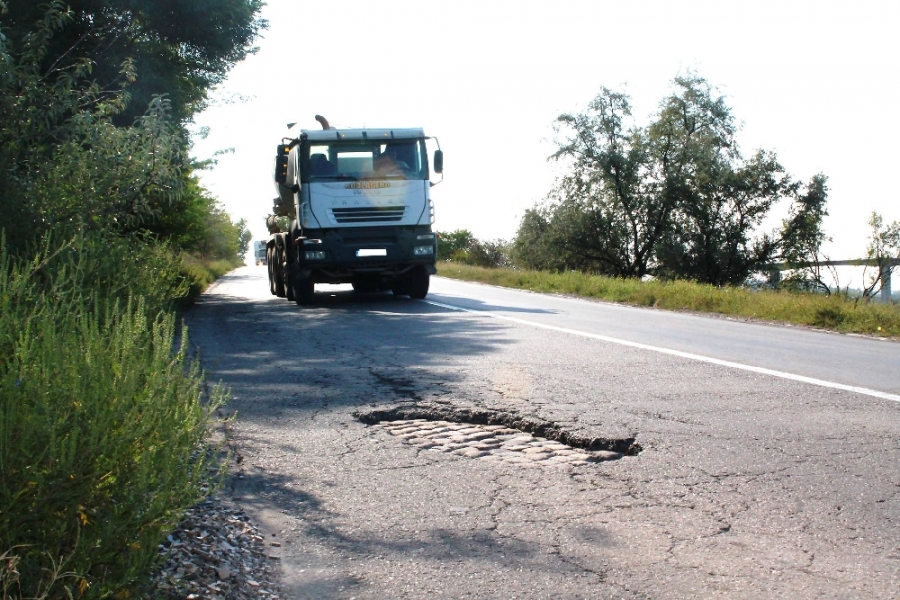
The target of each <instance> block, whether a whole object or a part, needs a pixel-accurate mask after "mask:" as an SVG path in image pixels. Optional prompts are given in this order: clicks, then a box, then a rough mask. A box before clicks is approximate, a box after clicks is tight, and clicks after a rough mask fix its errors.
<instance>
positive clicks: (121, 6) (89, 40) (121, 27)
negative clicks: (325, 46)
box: [2, 0, 266, 126]
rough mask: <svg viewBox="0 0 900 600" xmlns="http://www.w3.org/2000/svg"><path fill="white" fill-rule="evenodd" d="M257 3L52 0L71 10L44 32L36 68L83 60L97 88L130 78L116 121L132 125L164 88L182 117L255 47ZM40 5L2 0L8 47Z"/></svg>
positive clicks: (41, 13) (30, 24) (36, 17)
mask: <svg viewBox="0 0 900 600" xmlns="http://www.w3.org/2000/svg"><path fill="white" fill-rule="evenodd" d="M262 5H263V3H262V1H261V0H203V1H197V0H67V2H66V3H62V2H59V1H58V0H53V1H52V2H51V3H50V6H51V9H52V10H54V11H57V12H68V13H69V14H71V17H72V18H71V21H70V22H69V24H68V26H67V27H66V28H65V29H64V30H61V31H59V32H58V34H57V35H55V36H53V38H52V39H51V40H49V44H48V45H47V48H46V54H45V55H44V56H43V60H42V61H41V62H40V72H41V73H42V74H44V75H49V74H53V73H58V72H67V71H69V70H71V69H72V68H79V67H80V66H82V65H84V64H85V61H86V63H87V64H89V65H90V77H91V81H92V82H95V83H96V84H97V86H98V89H100V90H104V91H105V92H108V93H109V94H111V95H113V96H115V95H117V94H118V93H119V91H121V90H122V89H123V88H124V86H125V85H126V84H130V85H128V93H129V96H130V97H131V100H132V101H131V103H130V106H129V108H127V109H126V110H124V111H122V112H121V113H119V114H118V115H117V116H116V124H117V125H126V126H127V125H130V124H131V123H132V122H133V121H134V119H136V118H138V117H140V115H141V114H143V112H144V109H145V108H146V107H147V106H148V104H149V103H150V101H151V100H152V98H153V97H154V96H159V95H163V94H165V95H167V97H168V98H169V99H170V100H171V103H172V106H173V109H174V117H175V120H176V121H177V122H179V123H181V122H183V121H184V120H185V119H187V118H188V117H189V116H190V115H191V114H193V113H194V112H196V111H197V110H199V109H200V108H201V107H202V106H203V103H204V101H205V99H206V95H207V93H208V91H209V90H210V89H211V88H212V86H214V85H215V84H217V83H219V82H221V81H222V79H223V78H224V76H225V74H226V73H227V72H228V70H229V69H230V68H231V67H232V66H233V65H234V64H235V63H237V62H239V61H240V60H242V59H243V58H244V57H245V56H246V55H247V54H248V53H250V52H253V51H254V48H253V45H252V44H253V41H254V40H255V39H256V37H257V36H258V34H259V32H260V30H261V29H262V28H264V27H266V23H265V21H263V20H262V19H260V17H259V11H260V9H261V8H262ZM66 7H67V9H66ZM46 9H47V5H46V4H44V3H41V2H26V1H23V0H17V1H14V2H9V3H8V6H7V7H6V10H5V13H4V14H3V15H2V18H3V28H4V30H5V32H6V36H7V38H8V41H9V44H10V45H11V46H12V47H19V46H20V45H22V44H24V43H26V42H25V40H27V38H28V37H29V36H30V35H31V33H32V32H33V30H34V24H35V23H36V22H39V21H43V20H45V19H46V17H47V12H46ZM123 65H128V68H127V69H125V70H123Z"/></svg>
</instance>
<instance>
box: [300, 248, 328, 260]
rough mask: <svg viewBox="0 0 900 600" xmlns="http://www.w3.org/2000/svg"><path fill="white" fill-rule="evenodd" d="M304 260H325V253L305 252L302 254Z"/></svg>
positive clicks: (317, 251) (318, 251)
mask: <svg viewBox="0 0 900 600" xmlns="http://www.w3.org/2000/svg"><path fill="white" fill-rule="evenodd" d="M303 255H304V256H305V257H306V260H325V252H324V251H323V250H307V251H306V252H304V253H303Z"/></svg>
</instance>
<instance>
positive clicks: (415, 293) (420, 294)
mask: <svg viewBox="0 0 900 600" xmlns="http://www.w3.org/2000/svg"><path fill="white" fill-rule="evenodd" d="M430 279H431V276H430V275H429V274H428V271H426V270H425V269H423V268H417V269H415V270H414V271H413V272H412V273H410V274H409V280H408V281H407V283H406V289H407V290H408V293H409V297H410V298H412V299H413V300H422V299H423V298H425V296H427V295H428V284H429V282H430Z"/></svg>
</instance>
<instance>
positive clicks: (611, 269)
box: [514, 75, 796, 285]
mask: <svg viewBox="0 0 900 600" xmlns="http://www.w3.org/2000/svg"><path fill="white" fill-rule="evenodd" d="M556 124H557V127H558V130H559V131H565V132H566V137H565V138H564V139H562V140H561V141H559V142H558V146H559V148H558V150H557V151H556V153H555V154H554V155H553V156H552V157H551V158H552V159H555V160H560V161H563V164H565V165H566V166H567V167H568V173H567V174H566V175H565V176H563V177H562V178H561V179H560V180H559V182H558V183H557V185H556V187H555V188H554V189H553V190H552V192H551V193H550V194H549V195H548V202H547V204H546V205H545V206H544V207H536V208H535V209H534V210H533V211H532V212H529V213H526V215H525V218H524V219H523V223H522V226H520V229H519V234H518V236H517V239H516V242H515V243H514V248H515V250H516V252H515V254H516V257H517V261H518V262H519V263H520V264H521V263H523V262H527V260H528V259H527V258H525V257H524V253H525V251H526V249H527V248H532V249H539V250H540V251H541V254H542V255H543V257H542V258H540V259H538V260H535V261H533V262H535V263H539V264H555V265H557V266H558V265H559V264H560V263H562V264H564V265H565V268H574V269H579V270H588V271H595V272H600V273H604V274H607V275H611V276H616V277H641V276H643V275H645V274H647V273H650V272H653V273H655V274H657V275H661V276H664V277H672V278H674V277H683V278H690V279H695V280H698V281H701V282H705V283H711V284H716V285H722V284H726V283H740V282H742V281H744V280H745V279H746V278H747V276H748V275H749V274H750V273H751V272H752V271H753V270H755V269H758V268H760V267H761V266H763V265H764V264H765V263H766V262H768V261H770V260H771V259H772V258H773V257H774V256H775V255H776V254H777V251H778V249H779V242H780V240H779V239H778V238H777V237H776V236H771V235H765V234H762V235H760V234H758V233H757V232H756V230H757V228H758V227H759V225H760V224H761V223H762V221H763V219H764V218H765V216H766V215H767V214H768V212H769V210H770V209H771V207H772V206H773V204H774V203H775V202H777V201H778V200H780V199H781V198H782V197H784V196H785V195H786V194H790V193H792V192H793V191H795V190H796V185H795V184H793V183H791V181H790V178H789V177H788V176H787V175H786V174H785V173H784V170H783V169H782V167H781V165H780V164H779V163H778V161H777V159H776V157H775V155H774V154H772V153H770V152H765V151H762V150H760V151H758V152H756V153H754V155H753V156H751V157H750V158H749V159H744V158H743V156H742V155H741V153H740V151H739V149H738V147H737V144H736V142H735V139H734V136H735V133H736V131H737V127H736V125H735V123H734V118H733V116H732V115H731V110H730V109H729V108H728V106H727V105H726V103H725V100H724V98H723V97H721V96H718V95H717V94H716V93H715V90H714V88H713V87H712V86H711V85H710V84H709V83H708V82H707V81H706V80H705V79H703V78H701V77H699V76H696V75H689V76H686V77H676V78H675V80H674V90H673V93H672V94H670V95H669V96H668V97H667V98H665V99H664V100H663V101H662V102H661V104H660V108H659V112H658V113H657V114H656V115H655V117H654V118H653V120H652V122H651V123H650V124H649V125H648V126H646V127H638V126H636V125H635V124H634V123H633V122H632V119H631V108H630V102H629V99H628V97H627V96H626V95H624V94H622V93H619V92H614V91H611V90H609V89H607V88H603V89H602V91H601V92H600V94H599V95H598V96H597V97H596V98H595V99H594V100H593V101H592V102H591V103H590V105H589V106H588V108H587V110H586V111H584V112H583V113H578V114H564V115H561V116H560V117H559V118H558V119H557V122H556ZM538 236H541V237H543V238H544V239H543V240H542V241H540V242H539V241H538ZM554 254H555V255H556V257H555V258H554V257H553V255H554Z"/></svg>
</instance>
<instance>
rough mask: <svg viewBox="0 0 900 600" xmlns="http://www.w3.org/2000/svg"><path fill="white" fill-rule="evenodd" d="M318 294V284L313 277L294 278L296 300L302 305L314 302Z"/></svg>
mask: <svg viewBox="0 0 900 600" xmlns="http://www.w3.org/2000/svg"><path fill="white" fill-rule="evenodd" d="M315 294H316V284H315V283H313V280H312V279H295V280H294V302H296V303H297V304H298V305H300V306H306V305H309V304H312V302H313V297H314V296H315Z"/></svg>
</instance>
